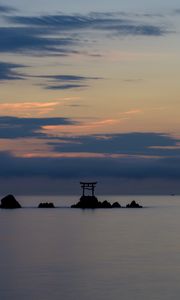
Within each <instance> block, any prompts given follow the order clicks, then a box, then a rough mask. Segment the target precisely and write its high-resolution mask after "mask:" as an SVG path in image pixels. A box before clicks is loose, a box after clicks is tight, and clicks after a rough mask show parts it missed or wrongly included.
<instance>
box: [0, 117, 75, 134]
mask: <svg viewBox="0 0 180 300" xmlns="http://www.w3.org/2000/svg"><path fill="white" fill-rule="evenodd" d="M74 123H75V122H74V121H73V120H71V119H68V118H60V117H59V118H20V117H19V118H18V117H9V116H8V117H2V116H1V117H0V138H1V139H5V138H7V139H10V138H11V139H16V138H24V137H26V138H28V137H39V138H40V137H44V136H45V137H46V135H44V134H43V133H41V132H40V130H41V129H42V127H43V126H55V125H56V126H59V125H72V124H74Z"/></svg>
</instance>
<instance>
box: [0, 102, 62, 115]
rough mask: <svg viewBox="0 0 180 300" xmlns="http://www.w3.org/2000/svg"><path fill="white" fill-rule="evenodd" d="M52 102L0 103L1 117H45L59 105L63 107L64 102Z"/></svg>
mask: <svg viewBox="0 0 180 300" xmlns="http://www.w3.org/2000/svg"><path fill="white" fill-rule="evenodd" d="M63 100H66V99H63V98H62V99H61V100H60V101H51V102H15V103H14V102H13V103H0V112H1V116H2V115H4V116H7V115H8V116H14V115H15V114H16V116H21V117H32V116H36V117H39V116H43V115H47V114H48V113H50V112H52V111H54V110H55V109H56V108H57V107H58V106H59V105H62V101H63Z"/></svg>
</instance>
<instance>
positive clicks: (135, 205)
mask: <svg viewBox="0 0 180 300" xmlns="http://www.w3.org/2000/svg"><path fill="white" fill-rule="evenodd" d="M126 207H127V208H142V206H141V205H139V204H138V203H137V202H136V201H135V200H133V201H132V202H131V203H130V204H127V205H126Z"/></svg>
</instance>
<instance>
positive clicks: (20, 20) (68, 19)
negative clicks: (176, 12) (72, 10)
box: [0, 7, 170, 55]
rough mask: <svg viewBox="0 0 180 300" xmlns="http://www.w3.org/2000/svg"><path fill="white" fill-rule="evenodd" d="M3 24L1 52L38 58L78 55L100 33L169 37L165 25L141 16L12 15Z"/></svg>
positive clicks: (107, 14) (105, 34)
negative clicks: (31, 55) (41, 56)
mask: <svg viewBox="0 0 180 300" xmlns="http://www.w3.org/2000/svg"><path fill="white" fill-rule="evenodd" d="M2 8H3V7H2ZM4 10H7V11H8V8H7V7H4ZM9 12H10V9H9ZM156 18H157V16H156ZM5 20H6V22H7V24H8V25H9V26H6V27H1V28H0V36H1V44H0V52H6V53H7V52H11V53H14V52H16V53H24V54H28V53H29V54H34V55H38V53H39V51H41V55H43V54H44V55H48V54H52V55H55V54H58V55H69V54H72V53H81V49H82V45H83V46H84V45H85V43H86V44H89V42H92V41H93V40H94V35H95V34H96V33H99V32H101V34H104V37H105V36H107V35H108V38H110V37H115V36H117V37H121V36H145V37H152V36H154V37H160V36H163V35H166V34H169V33H170V30H169V28H168V26H165V25H164V23H165V22H163V23H162V24H161V23H160V22H156V19H154V17H153V16H151V18H149V16H146V17H145V15H144V14H142V15H140V14H139V16H138V17H137V15H136V16H132V15H128V14H117V13H98V14H96V13H90V14H63V13H61V14H54V15H40V16H22V15H19V16H18V15H13V14H12V15H7V16H6V17H5ZM14 25H15V26H14ZM91 34H92V35H91Z"/></svg>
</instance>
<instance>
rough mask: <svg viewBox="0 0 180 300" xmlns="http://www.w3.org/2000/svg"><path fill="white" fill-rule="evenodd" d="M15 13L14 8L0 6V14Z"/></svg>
mask: <svg viewBox="0 0 180 300" xmlns="http://www.w3.org/2000/svg"><path fill="white" fill-rule="evenodd" d="M15 11H17V10H16V9H15V8H14V7H12V6H8V5H2V4H0V14H9V13H12V12H15Z"/></svg>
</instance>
